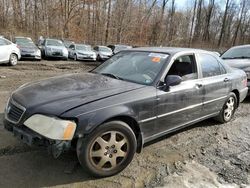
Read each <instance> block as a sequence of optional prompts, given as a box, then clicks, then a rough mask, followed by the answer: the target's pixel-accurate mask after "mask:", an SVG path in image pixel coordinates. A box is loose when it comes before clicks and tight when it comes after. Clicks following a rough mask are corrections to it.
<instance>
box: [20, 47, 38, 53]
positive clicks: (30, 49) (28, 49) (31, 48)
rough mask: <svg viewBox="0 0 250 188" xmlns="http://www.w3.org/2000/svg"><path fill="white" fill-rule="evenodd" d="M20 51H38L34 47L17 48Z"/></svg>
mask: <svg viewBox="0 0 250 188" xmlns="http://www.w3.org/2000/svg"><path fill="white" fill-rule="evenodd" d="M19 48H20V50H21V51H28V52H35V51H37V50H39V49H38V48H36V47H28V46H19Z"/></svg>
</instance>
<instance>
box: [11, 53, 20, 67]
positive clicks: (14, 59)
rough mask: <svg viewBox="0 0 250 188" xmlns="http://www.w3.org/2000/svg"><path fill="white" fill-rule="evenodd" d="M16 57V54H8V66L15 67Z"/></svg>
mask: <svg viewBox="0 0 250 188" xmlns="http://www.w3.org/2000/svg"><path fill="white" fill-rule="evenodd" d="M17 61H18V57H17V55H16V54H10V59H9V65H10V66H15V65H17Z"/></svg>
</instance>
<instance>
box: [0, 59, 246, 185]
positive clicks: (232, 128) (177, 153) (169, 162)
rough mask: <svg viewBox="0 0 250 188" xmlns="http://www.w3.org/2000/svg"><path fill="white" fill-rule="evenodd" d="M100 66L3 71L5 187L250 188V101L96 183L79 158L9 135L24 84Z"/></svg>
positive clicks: (27, 65)
mask: <svg viewBox="0 0 250 188" xmlns="http://www.w3.org/2000/svg"><path fill="white" fill-rule="evenodd" d="M95 66H96V63H90V62H88V63H86V62H78V63H76V62H70V61H41V62H35V61H33V62H30V61H26V62H21V63H20V64H18V65H17V66H15V67H8V66H4V65H0V187H53V186H55V187H88V188H90V187H107V188H109V187H111V188H112V187H119V188H120V187H180V188H181V187H202V188H203V187H209V188H210V187H250V186H248V185H250V110H249V109H250V99H249V98H248V99H246V100H245V101H244V102H243V103H242V104H241V106H240V108H239V109H238V111H237V113H236V115H235V117H234V119H233V120H232V121H231V122H230V123H227V124H218V123H217V122H216V121H214V120H212V119H210V120H206V121H203V122H201V123H198V124H195V125H194V126H191V127H189V128H188V129H186V130H183V131H180V132H177V133H174V134H172V135H167V136H165V137H163V138H161V139H158V140H157V141H155V142H152V143H149V144H147V146H145V148H144V150H143V152H142V153H141V154H136V155H135V158H134V160H133V161H132V163H131V164H130V165H129V167H127V168H126V169H125V170H124V171H123V172H121V173H120V174H118V175H116V176H114V177H110V178H104V179H93V178H92V177H90V176H89V175H88V174H87V173H86V172H85V171H84V169H82V168H81V167H80V165H79V164H78V163H77V158H76V155H75V153H74V152H69V153H65V154H63V155H62V156H61V157H60V158H59V159H57V160H56V159H53V158H52V157H50V156H48V155H47V151H45V150H43V149H41V148H30V147H28V146H26V145H24V144H22V143H21V142H19V141H18V140H17V139H16V138H14V137H13V136H12V135H11V134H10V133H8V132H7V131H5V130H4V129H3V124H2V119H3V111H4V106H5V103H6V101H7V98H8V96H9V94H10V93H11V92H12V91H13V90H15V89H16V88H17V87H19V86H21V85H22V84H24V83H26V82H30V81H34V80H39V79H44V78H48V77H52V76H55V75H62V74H67V73H81V72H86V71H88V70H91V69H92V68H94V67H95Z"/></svg>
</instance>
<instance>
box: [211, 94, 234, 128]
mask: <svg viewBox="0 0 250 188" xmlns="http://www.w3.org/2000/svg"><path fill="white" fill-rule="evenodd" d="M237 102H238V101H237V97H236V95H235V94H234V93H233V92H231V93H230V94H229V96H228V98H227V100H226V102H225V103H224V105H223V108H222V109H221V111H220V114H219V115H218V116H217V117H215V119H216V120H217V121H219V122H221V123H227V122H229V121H230V120H231V119H232V118H233V115H234V113H235V110H236V108H237Z"/></svg>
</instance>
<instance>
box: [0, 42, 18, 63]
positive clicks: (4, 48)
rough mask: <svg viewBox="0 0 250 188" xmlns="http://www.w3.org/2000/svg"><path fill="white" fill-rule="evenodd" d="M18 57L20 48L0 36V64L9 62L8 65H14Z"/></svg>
mask: <svg viewBox="0 0 250 188" xmlns="http://www.w3.org/2000/svg"><path fill="white" fill-rule="evenodd" d="M20 58H21V54H20V49H19V48H18V47H17V45H16V44H13V43H12V42H10V41H9V40H7V39H5V38H1V37H0V64H1V63H9V65H11V66H14V65H16V64H17V61H18V60H19V59H20Z"/></svg>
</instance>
